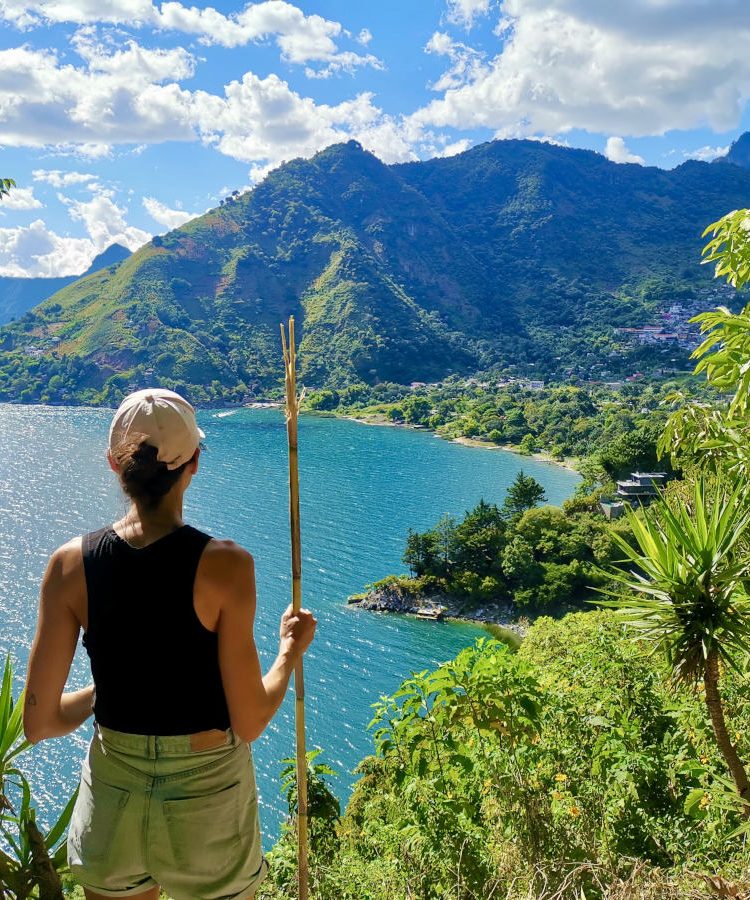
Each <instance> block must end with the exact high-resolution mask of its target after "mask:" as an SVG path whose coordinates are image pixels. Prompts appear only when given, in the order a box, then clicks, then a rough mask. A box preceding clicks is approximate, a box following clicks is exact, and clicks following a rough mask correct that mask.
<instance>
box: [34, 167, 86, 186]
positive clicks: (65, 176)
mask: <svg viewBox="0 0 750 900" xmlns="http://www.w3.org/2000/svg"><path fill="white" fill-rule="evenodd" d="M31 177H32V178H33V179H34V181H44V182H46V183H47V184H51V185H52V187H55V188H66V187H72V186H73V185H76V184H90V183H91V182H92V181H96V175H92V174H91V173H90V172H63V171H61V170H60V169H34V171H33V172H32V173H31Z"/></svg>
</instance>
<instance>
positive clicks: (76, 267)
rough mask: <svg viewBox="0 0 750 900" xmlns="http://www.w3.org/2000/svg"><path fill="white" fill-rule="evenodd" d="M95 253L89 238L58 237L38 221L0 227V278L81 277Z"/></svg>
mask: <svg viewBox="0 0 750 900" xmlns="http://www.w3.org/2000/svg"><path fill="white" fill-rule="evenodd" d="M95 254H96V248H95V247H94V243H93V241H91V240H90V239H89V238H69V237H61V236H60V235H59V234H57V233H56V232H54V231H50V230H49V229H48V228H47V226H46V225H45V223H44V222H43V221H42V220H41V219H37V220H36V221H35V222H32V223H31V225H28V226H24V227H22V228H21V227H19V228H0V275H15V276H20V277H37V276H38V277H52V276H60V275H80V274H81V272H85V271H86V269H87V268H88V267H89V265H90V264H91V260H92V259H93V258H94V256H95Z"/></svg>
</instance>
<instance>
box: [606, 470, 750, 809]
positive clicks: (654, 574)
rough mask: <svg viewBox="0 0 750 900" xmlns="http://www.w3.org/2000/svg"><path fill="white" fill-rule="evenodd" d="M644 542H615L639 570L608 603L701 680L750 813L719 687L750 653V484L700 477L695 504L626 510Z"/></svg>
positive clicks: (687, 678) (686, 673)
mask: <svg viewBox="0 0 750 900" xmlns="http://www.w3.org/2000/svg"><path fill="white" fill-rule="evenodd" d="M627 516H628V519H629V522H630V526H631V528H632V530H633V534H634V536H635V539H636V542H637V547H632V546H631V545H630V544H629V543H627V542H626V541H624V540H623V539H622V538H621V537H620V536H619V535H617V534H615V535H614V537H615V540H616V541H617V543H618V545H619V546H620V548H621V550H622V551H623V552H624V554H625V560H626V561H627V562H629V563H632V564H634V565H635V567H636V569H635V571H630V572H625V571H622V570H615V571H614V572H612V573H611V578H612V579H613V580H614V581H615V582H616V583H619V584H620V585H622V586H624V587H625V588H626V593H625V594H624V595H619V594H618V593H615V592H612V591H610V593H615V599H613V600H610V601H602V603H603V605H608V606H614V607H616V608H618V609H619V610H620V611H621V613H622V615H623V617H624V618H625V620H626V621H627V622H628V623H629V624H630V625H631V626H632V627H634V628H635V629H637V630H638V631H639V632H640V633H641V634H642V636H644V637H646V638H648V639H650V640H652V641H653V642H654V643H655V644H656V646H657V647H659V648H660V649H662V650H663V651H664V652H665V654H666V658H667V660H668V662H669V664H670V666H671V670H672V675H673V677H674V679H675V680H676V681H684V682H687V683H692V684H695V683H697V682H699V681H700V682H702V684H703V686H704V689H705V702H706V708H707V710H708V714H709V717H710V719H711V725H712V727H713V732H714V736H715V740H716V744H717V746H718V748H719V750H720V751H721V754H722V756H723V757H724V759H725V761H726V764H727V766H728V768H729V771H730V772H731V775H732V778H733V780H734V783H735V786H736V788H737V791H738V793H739V795H740V797H741V798H742V799H743V801H744V802H745V812H746V815H747V816H748V817H750V782H748V777H747V772H746V769H745V766H744V764H743V762H742V760H741V759H740V757H739V754H738V753H737V749H736V747H735V745H734V743H733V741H732V740H731V738H730V735H729V730H728V728H727V723H726V717H725V714H724V708H723V704H722V699H721V694H720V692H719V679H720V663H722V664H723V665H724V666H729V667H733V668H739V660H740V659H741V658H742V657H744V656H745V655H746V654H747V653H748V652H750V597H749V596H748V594H747V591H746V589H745V583H746V580H747V578H748V577H750V557H749V556H748V555H747V553H745V552H743V548H742V542H743V540H744V539H745V537H746V533H747V528H748V524H749V523H750V507H748V504H747V497H746V490H745V488H744V486H739V487H734V488H732V487H731V486H728V485H727V484H726V483H725V482H724V481H723V480H721V479H716V480H715V481H714V485H713V487H712V488H709V487H707V485H706V481H705V479H704V478H703V477H702V476H699V477H698V478H697V480H696V482H695V485H694V491H693V497H692V502H691V503H690V505H689V506H686V505H684V504H683V503H681V502H679V501H678V502H674V501H673V502H672V503H669V502H662V503H660V504H659V505H658V506H657V507H656V508H655V509H654V511H644V512H643V513H642V514H640V515H639V514H637V513H635V512H633V511H632V510H630V509H628V510H627Z"/></svg>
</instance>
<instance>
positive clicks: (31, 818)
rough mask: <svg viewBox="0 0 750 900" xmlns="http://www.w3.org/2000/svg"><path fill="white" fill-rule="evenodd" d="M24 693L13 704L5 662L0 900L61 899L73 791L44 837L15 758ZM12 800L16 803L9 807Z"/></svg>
mask: <svg viewBox="0 0 750 900" xmlns="http://www.w3.org/2000/svg"><path fill="white" fill-rule="evenodd" d="M22 710H23V691H22V692H21V695H20V697H19V698H18V700H17V701H15V702H14V700H13V668H12V666H11V661H10V656H8V657H6V660H5V667H4V670H3V676H2V679H1V680H0V839H1V840H2V841H3V843H4V844H5V845H6V846H7V847H8V848H9V850H10V852H6V851H5V850H3V849H2V848H0V900H5V898H13V900H23V898H26V897H31V896H39V897H40V898H41V900H63V892H62V887H61V885H60V878H59V873H60V872H64V871H66V870H67V859H66V845H65V837H66V830H67V827H68V824H69V822H70V817H71V815H72V813H73V806H74V804H75V799H76V796H77V794H78V791H77V790H76V791H75V792H74V794H73V796H72V797H71V798H70V800H69V801H68V803H67V804H66V806H65V808H64V809H63V811H62V813H61V814H60V816H59V818H58V820H57V821H56V822H55V824H54V825H53V826H52V827H51V828H50V829H49V831H47V833H46V834H43V833H42V832H41V831H40V830H39V827H38V826H37V824H36V814H35V811H34V808H33V807H32V805H31V790H30V788H29V783H28V781H27V780H26V777H25V776H24V774H23V772H21V770H20V769H19V768H18V767H17V765H16V762H15V758H16V757H17V756H18V755H19V754H21V753H23V752H25V751H26V750H28V749H29V748H30V747H31V744H30V743H29V742H28V741H27V740H25V739H24V736H23V719H22ZM11 798H13V799H14V800H15V804H14V803H13V799H11Z"/></svg>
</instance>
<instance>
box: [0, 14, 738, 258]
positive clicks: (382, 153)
mask: <svg viewBox="0 0 750 900" xmlns="http://www.w3.org/2000/svg"><path fill="white" fill-rule="evenodd" d="M190 2H191V0H185V2H182V0H166V2H159V0H2V2H1V3H0V147H1V148H2V149H1V151H0V155H1V156H2V164H1V165H2V169H0V172H2V174H4V175H10V176H13V177H14V178H15V179H16V181H17V182H18V185H19V188H18V190H16V191H15V192H14V193H13V195H12V196H11V198H10V199H9V200H6V201H4V202H3V203H2V205H1V206H0V274H5V275H11V274H15V275H24V274H27V275H57V274H75V273H78V272H80V271H82V270H83V269H85V268H86V267H87V265H88V264H89V262H90V260H91V258H92V257H93V255H94V254H95V253H97V252H99V251H101V250H102V249H104V248H105V247H106V246H108V244H110V243H112V242H113V241H119V242H121V243H125V244H127V245H128V246H130V247H131V248H133V249H134V248H135V247H137V246H138V245H139V244H141V243H143V242H144V241H146V240H148V239H149V238H150V237H151V235H153V234H159V233H163V232H165V231H167V230H169V229H170V228H172V227H175V226H177V225H178V224H180V223H181V222H182V221H184V220H186V219H187V218H189V217H191V216H192V215H195V214H198V213H201V212H203V211H204V210H206V209H208V208H210V207H212V206H214V205H216V203H217V202H218V200H219V199H220V198H221V197H222V196H223V195H224V194H225V193H227V192H228V191H231V190H234V189H246V188H247V187H249V186H252V185H253V184H254V183H257V181H258V180H260V179H261V178H262V177H263V176H264V174H265V173H266V172H267V171H268V170H269V169H271V168H273V167H275V166H277V165H279V164H280V163H281V162H283V161H284V160H285V159H290V158H293V157H295V156H310V155H312V154H313V153H314V152H316V150H319V149H321V148H322V147H325V146H327V145H328V144H330V143H333V142H334V141H337V140H347V139H349V138H352V137H354V138H356V139H357V140H359V141H360V142H361V143H362V144H363V145H364V146H365V147H367V148H368V149H370V150H372V152H374V153H375V154H377V155H378V156H379V157H380V158H381V159H383V160H384V161H385V162H388V163H392V162H402V161H407V160H412V159H426V158H429V157H432V156H436V155H446V154H451V153H456V152H460V151H461V150H464V149H467V148H468V147H470V146H472V145H473V144H476V143H479V142H481V141H486V140H491V139H495V138H504V137H529V138H536V139H545V140H556V141H559V142H561V143H564V144H568V145H570V146H574V147H587V148H590V149H593V150H596V151H598V152H601V153H604V154H605V155H607V156H608V157H609V158H610V159H612V160H613V161H614V162H618V163H627V162H634V163H638V164H645V165H656V166H662V167H667V168H671V167H673V166H676V165H679V164H681V163H683V162H684V161H685V160H686V159H687V158H691V157H692V158H699V159H704V160H710V159H711V158H713V157H715V156H716V155H717V154H720V153H723V152H725V151H726V148H727V147H728V146H729V144H730V143H731V142H732V140H734V139H735V138H736V137H738V136H739V135H740V134H741V133H742V132H743V131H745V130H750V111H749V110H748V97H750V54H748V52H747V48H748V47H749V46H750V3H748V2H747V0H628V2H627V3H623V2H621V0H378V2H369V0H361V2H358V3H352V2H351V0H349V2H343V0H311V2H303V0H298V2H286V0H262V2H256V3H248V4H245V3H241V2H239V3H238V2H229V0H219V2H216V3H214V4H213V5H211V6H208V5H204V6H190V5H189V3H190Z"/></svg>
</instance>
